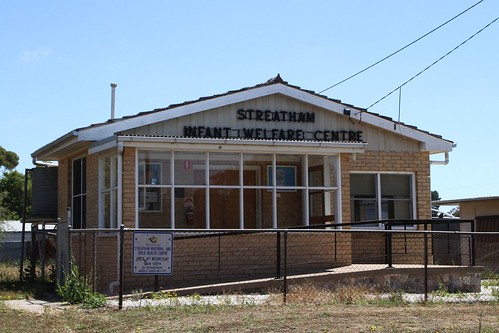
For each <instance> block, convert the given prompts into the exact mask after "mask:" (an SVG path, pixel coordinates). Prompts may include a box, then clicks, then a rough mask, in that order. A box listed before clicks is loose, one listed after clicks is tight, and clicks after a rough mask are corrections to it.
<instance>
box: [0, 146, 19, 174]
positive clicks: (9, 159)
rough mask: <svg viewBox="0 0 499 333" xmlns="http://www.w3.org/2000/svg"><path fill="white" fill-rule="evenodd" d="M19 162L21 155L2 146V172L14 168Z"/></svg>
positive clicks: (0, 165)
mask: <svg viewBox="0 0 499 333" xmlns="http://www.w3.org/2000/svg"><path fill="white" fill-rule="evenodd" d="M18 164H19V156H18V155H17V154H16V153H14V152H13V151H8V150H6V149H4V148H3V147H2V146H0V170H1V171H2V173H3V172H5V171H6V170H12V169H14V168H15V167H16V166H17V165H18ZM2 169H3V170H2Z"/></svg>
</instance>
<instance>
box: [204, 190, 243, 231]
mask: <svg viewBox="0 0 499 333" xmlns="http://www.w3.org/2000/svg"><path fill="white" fill-rule="evenodd" d="M239 197H240V196H239V189H222V188H210V228H211V229H239Z"/></svg>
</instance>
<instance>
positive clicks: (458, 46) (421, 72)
mask: <svg viewBox="0 0 499 333" xmlns="http://www.w3.org/2000/svg"><path fill="white" fill-rule="evenodd" d="M497 20H499V17H496V18H495V19H494V20H492V21H491V22H490V23H489V24H487V25H485V26H484V27H483V28H482V29H480V30H478V31H477V32H475V33H474V34H473V35H471V36H470V37H468V38H467V39H466V40H465V41H463V42H461V43H460V44H459V45H457V46H456V47H454V48H453V49H452V50H450V51H449V52H447V53H446V54H444V55H443V56H441V57H440V58H438V59H437V60H435V61H434V62H433V63H431V64H430V65H428V66H426V68H425V69H423V70H422V71H420V72H419V73H417V74H416V75H414V76H413V77H411V78H410V79H409V80H407V81H405V82H404V83H402V84H401V85H399V86H398V87H396V88H395V89H393V90H392V91H390V92H389V93H388V94H386V95H385V96H383V97H382V98H380V99H378V100H377V101H376V102H374V103H373V104H371V105H369V106H368V107H367V108H366V110H368V109H370V108H371V107H373V106H374V105H376V104H378V103H379V102H381V101H382V100H384V99H385V98H387V97H388V96H390V95H391V94H393V93H394V92H395V91H397V90H398V89H400V88H402V87H403V86H405V85H406V84H408V83H409V82H411V81H412V80H414V79H415V78H416V77H418V76H419V75H421V74H423V73H424V72H426V71H427V70H428V69H430V68H431V67H432V66H433V65H436V64H437V63H438V62H439V61H440V60H442V59H444V58H445V57H447V56H448V55H449V54H451V53H452V52H454V51H455V50H457V49H458V48H460V47H461V46H463V45H464V44H465V43H466V42H468V41H469V40H470V39H472V38H473V37H475V36H476V35H478V34H479V33H481V32H482V31H484V30H485V29H487V28H488V27H489V26H491V25H492V24H494V23H495V22H496V21H497Z"/></svg>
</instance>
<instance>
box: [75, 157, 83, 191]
mask: <svg viewBox="0 0 499 333" xmlns="http://www.w3.org/2000/svg"><path fill="white" fill-rule="evenodd" d="M81 171H82V170H81V159H77V160H74V161H73V195H78V194H81V193H82V189H81V180H82V179H81V176H82V173H81Z"/></svg>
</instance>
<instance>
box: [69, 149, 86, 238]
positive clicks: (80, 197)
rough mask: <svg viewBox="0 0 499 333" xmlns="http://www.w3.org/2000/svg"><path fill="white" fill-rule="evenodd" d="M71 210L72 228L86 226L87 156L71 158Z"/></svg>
mask: <svg viewBox="0 0 499 333" xmlns="http://www.w3.org/2000/svg"><path fill="white" fill-rule="evenodd" d="M72 169H73V170H72V171H73V173H72V174H73V191H72V192H73V193H72V209H71V210H72V212H71V214H72V215H71V216H72V218H73V225H72V227H73V228H74V229H84V228H86V227H87V221H86V220H87V218H86V212H87V158H86V157H82V158H77V159H75V160H73V168H72Z"/></svg>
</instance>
